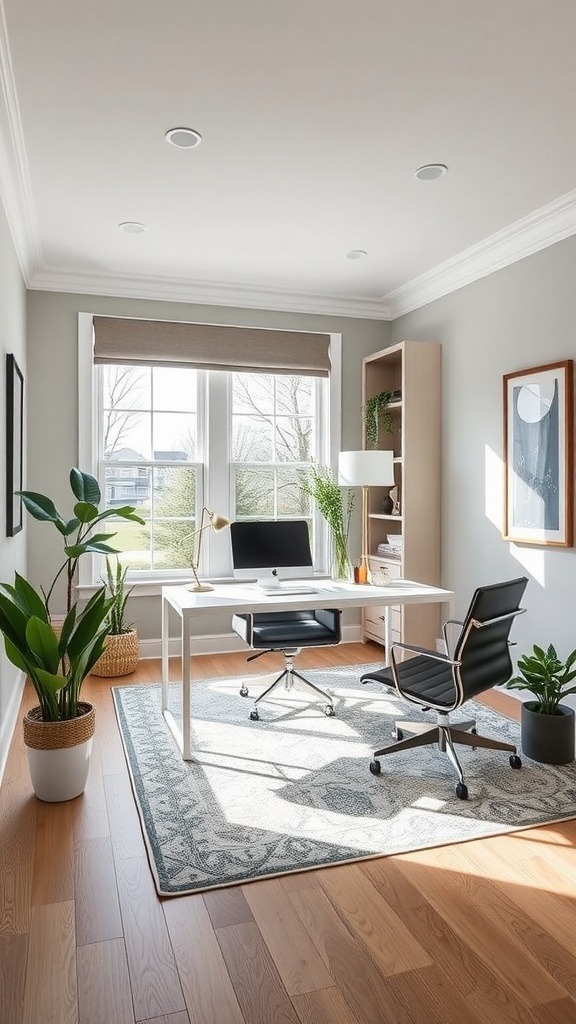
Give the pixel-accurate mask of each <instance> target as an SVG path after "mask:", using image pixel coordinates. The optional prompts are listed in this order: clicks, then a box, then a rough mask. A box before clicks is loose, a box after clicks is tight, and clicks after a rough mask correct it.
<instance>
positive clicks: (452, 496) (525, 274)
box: [392, 237, 576, 657]
mask: <svg viewBox="0 0 576 1024" xmlns="http://www.w3.org/2000/svg"><path fill="white" fill-rule="evenodd" d="M575 272H576V238H575V237H573V238H569V239H567V240H566V241H563V242H559V243H558V244H556V245H554V246H551V247H550V248H547V249H544V250H542V251H541V252H539V253H536V254H535V255H533V256H530V257H528V258H527V259H524V260H522V261H521V262H519V263H515V264H514V265H512V266H510V267H507V268H505V269H504V270H501V271H499V272H497V273H494V274H491V275H490V276H489V277H486V278H483V279H482V280H480V281H476V282H475V283H474V284H471V285H468V286H467V287H466V288H462V289H460V290H459V291H456V292H453V293H452V294H451V295H448V296H446V297H445V298H442V299H438V300H437V301H436V302H433V303H430V304H429V305H428V306H425V307H423V308H421V309H419V310H416V311H414V312H413V313H409V314H407V315H406V316H404V317H401V318H400V319H398V320H396V321H394V323H393V324H392V339H393V341H394V342H397V341H400V340H402V339H415V340H419V339H426V340H430V341H439V342H441V343H442V358H443V458H442V466H443V477H442V494H443V503H442V564H443V573H442V576H443V583H444V585H445V586H447V587H449V588H451V589H453V590H455V591H456V594H457V599H458V611H459V612H462V611H464V609H465V607H466V605H467V603H468V600H469V598H470V596H471V593H472V590H473V588H474V587H475V586H477V585H479V584H482V583H490V582H495V581H497V580H499V579H510V578H513V577H515V576H519V575H524V574H525V575H527V576H528V577H529V580H530V582H529V584H528V588H527V590H526V597H525V605H526V607H527V609H528V611H527V613H526V614H525V615H523V616H522V617H521V618H520V619H518V620H517V625H516V627H515V629H514V638H515V639H516V640H517V641H518V647H517V649H516V653H517V654H519V653H521V652H522V651H523V650H526V649H529V648H531V646H532V644H533V643H538V644H540V645H541V646H547V645H548V644H549V643H553V644H554V645H555V646H556V648H557V650H558V653H559V654H560V655H561V656H563V657H565V656H566V654H567V653H568V652H569V651H571V650H572V649H573V648H574V647H576V625H575V614H574V608H575V599H574V585H575V579H576V552H575V550H574V548H570V549H567V548H556V549H555V548H550V547H532V546H527V545H522V546H513V545H511V544H510V543H509V542H508V541H505V540H502V537H501V523H502V490H503V488H502V420H503V414H502V375H503V374H505V373H510V372H513V371H515V370H522V369H527V368H529V367H532V366H540V365H543V364H545V363H551V362H556V361H558V360H561V359H574V358H576V329H575V325H576V273H575Z"/></svg>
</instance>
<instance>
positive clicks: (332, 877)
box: [318, 864, 432, 976]
mask: <svg viewBox="0 0 576 1024" xmlns="http://www.w3.org/2000/svg"><path fill="white" fill-rule="evenodd" d="M318 877H319V879H320V884H321V885H322V888H323V889H324V890H325V892H326V893H327V894H328V896H329V898H330V901H331V903H332V904H333V906H334V907H336V908H337V911H338V914H339V915H340V916H341V917H342V919H343V920H344V921H345V922H346V924H347V926H348V928H349V929H350V931H351V932H353V933H354V934H355V935H357V936H358V938H359V939H360V941H361V942H362V943H363V945H364V946H365V947H366V950H367V951H368V952H369V953H370V956H371V957H372V959H373V960H374V963H375V964H376V965H377V967H378V968H379V969H380V970H381V971H382V973H383V974H384V975H386V976H389V975H391V974H399V973H401V972H402V971H410V970H415V969H416V968H418V967H426V966H428V965H429V964H430V963H431V962H432V961H431V959H430V956H429V954H428V953H426V951H425V950H424V949H422V946H421V945H420V944H419V943H418V941H417V940H416V939H415V937H414V936H413V935H412V934H411V933H410V932H409V931H408V929H407V928H406V925H405V924H404V922H403V921H402V920H401V918H400V917H399V916H398V914H396V913H395V911H394V910H392V908H391V907H390V905H389V904H388V903H387V902H386V900H384V899H383V898H382V897H381V896H380V894H379V892H378V890H377V889H375V887H374V886H373V885H372V883H371V881H370V879H369V878H368V876H367V875H366V874H365V873H363V872H362V869H361V867H360V865H359V864H349V865H346V867H345V869H343V868H341V867H334V868H325V869H324V870H322V871H319V873H318Z"/></svg>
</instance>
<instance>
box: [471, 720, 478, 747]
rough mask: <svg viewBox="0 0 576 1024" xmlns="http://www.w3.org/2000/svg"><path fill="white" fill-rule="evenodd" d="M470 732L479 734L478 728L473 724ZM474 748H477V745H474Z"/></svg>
mask: <svg viewBox="0 0 576 1024" xmlns="http://www.w3.org/2000/svg"><path fill="white" fill-rule="evenodd" d="M470 733H471V734H472V736H477V735H478V729H477V728H476V726H475V725H473V726H472V728H471V729H470ZM472 750H476V747H472Z"/></svg>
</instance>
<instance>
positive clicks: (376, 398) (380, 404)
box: [364, 391, 401, 448]
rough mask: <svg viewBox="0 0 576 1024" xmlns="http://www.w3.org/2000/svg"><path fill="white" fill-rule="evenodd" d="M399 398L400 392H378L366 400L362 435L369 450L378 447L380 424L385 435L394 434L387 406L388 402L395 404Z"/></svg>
mask: <svg viewBox="0 0 576 1024" xmlns="http://www.w3.org/2000/svg"><path fill="white" fill-rule="evenodd" d="M400 398H401V392H400V391H379V392H378V394H377V395H372V397H371V398H369V399H368V400H367V402H366V404H365V406H364V433H365V435H366V444H367V445H368V446H369V447H370V448H376V447H377V446H378V440H379V437H380V422H382V426H383V428H384V430H385V431H387V433H389V434H393V433H394V420H393V419H392V414H391V412H390V410H389V408H388V406H389V405H390V402H397V401H399V399H400Z"/></svg>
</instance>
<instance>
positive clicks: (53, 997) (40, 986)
mask: <svg viewBox="0 0 576 1024" xmlns="http://www.w3.org/2000/svg"><path fill="white" fill-rule="evenodd" d="M22 1021H23V1024H39V1022H44V1021H54V1022H58V1024H78V1000H77V988H76V943H75V936H74V904H73V902H72V901H71V900H68V901H66V902H63V903H52V904H44V905H42V906H37V907H34V908H33V910H32V923H31V928H30V939H29V943H28V963H27V968H26V980H25V984H24V1012H23V1014H22Z"/></svg>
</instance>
